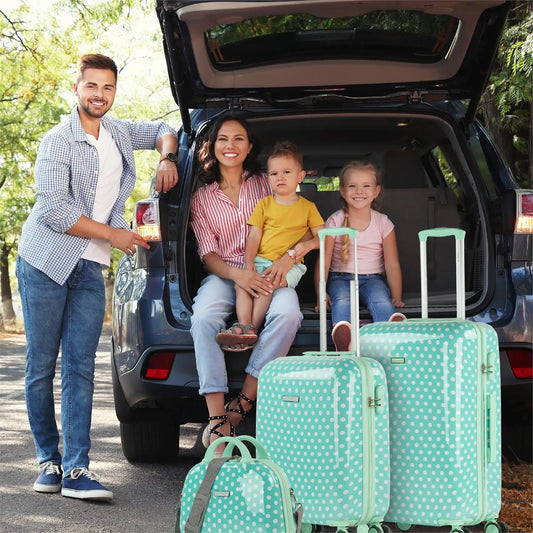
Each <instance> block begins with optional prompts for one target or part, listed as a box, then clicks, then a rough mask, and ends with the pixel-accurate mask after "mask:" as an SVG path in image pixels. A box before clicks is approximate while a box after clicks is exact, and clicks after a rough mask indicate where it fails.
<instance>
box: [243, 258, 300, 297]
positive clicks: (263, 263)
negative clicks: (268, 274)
mask: <svg viewBox="0 0 533 533" xmlns="http://www.w3.org/2000/svg"><path fill="white" fill-rule="evenodd" d="M272 263H273V261H271V260H270V259H265V258H264V257H260V256H258V255H257V256H256V257H255V259H254V265H255V268H256V269H257V273H258V274H262V273H263V272H264V271H265V270H266V269H267V268H268V267H269V266H270V265H271V264H272ZM306 272H307V267H306V266H305V265H304V264H303V263H296V264H295V265H294V266H293V267H292V268H291V269H290V270H289V271H288V272H287V276H286V279H287V286H288V287H290V288H291V289H295V288H296V286H297V285H298V283H299V282H300V280H301V279H302V276H303V275H304V274H305V273H306Z"/></svg>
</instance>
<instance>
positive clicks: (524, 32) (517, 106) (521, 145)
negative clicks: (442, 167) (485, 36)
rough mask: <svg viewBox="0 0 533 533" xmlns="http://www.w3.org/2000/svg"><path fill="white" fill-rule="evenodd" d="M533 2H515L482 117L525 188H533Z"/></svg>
mask: <svg viewBox="0 0 533 533" xmlns="http://www.w3.org/2000/svg"><path fill="white" fill-rule="evenodd" d="M532 71H533V2H532V1H531V0H527V1H526V0H522V1H519V2H516V3H513V5H512V8H511V11H510V13H509V18H508V20H507V25H506V28H505V32H504V34H503V36H502V40H501V43H500V47H499V52H498V57H497V59H496V65H495V68H494V70H493V74H492V77H491V81H490V84H489V85H488V87H487V89H486V91H485V94H484V95H483V99H482V101H481V106H480V118H481V120H482V122H483V123H484V125H485V126H486V127H487V129H488V131H489V132H490V134H491V136H492V138H493V139H494V140H495V142H496V144H497V145H498V146H499V148H500V150H501V151H502V154H503V156H504V158H505V159H506V161H507V163H508V164H509V166H510V167H511V168H512V170H513V172H514V174H515V177H516V178H517V181H518V182H519V183H520V184H521V186H522V187H533V167H532V160H533V135H532V131H531V116H532V114H533V110H532V89H533V80H532Z"/></svg>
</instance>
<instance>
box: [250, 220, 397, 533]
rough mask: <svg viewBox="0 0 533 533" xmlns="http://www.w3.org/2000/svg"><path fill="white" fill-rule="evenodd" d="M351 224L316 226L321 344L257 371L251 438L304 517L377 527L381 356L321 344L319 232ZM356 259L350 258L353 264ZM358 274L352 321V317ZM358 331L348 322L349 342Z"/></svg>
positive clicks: (384, 483)
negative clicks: (280, 473)
mask: <svg viewBox="0 0 533 533" xmlns="http://www.w3.org/2000/svg"><path fill="white" fill-rule="evenodd" d="M343 233H348V234H349V235H350V236H351V238H353V239H354V244H355V238H356V236H357V231H356V230H353V229H351V228H330V229H326V230H320V231H319V236H320V247H321V250H320V257H321V269H320V270H321V283H320V293H321V297H320V303H321V313H320V319H321V328H320V330H321V335H320V351H319V352H306V353H304V354H303V355H302V356H290V357H280V358H279V359H276V360H274V361H272V362H270V363H268V364H267V365H266V366H265V367H264V368H263V370H262V371H261V374H260V376H259V392H258V402H257V419H256V420H257V429H256V433H257V437H258V439H259V440H260V441H261V442H262V443H263V444H264V446H265V448H266V449H267V451H268V453H269V454H270V456H271V457H272V459H273V460H275V461H276V463H278V464H279V465H280V466H281V467H282V468H283V469H284V470H285V472H286V473H287V476H288V478H289V480H290V483H291V485H292V486H293V487H294V490H295V492H296V494H297V495H298V498H299V501H300V502H301V503H302V506H303V508H304V518H303V520H304V523H305V525H306V526H307V527H309V524H315V525H324V526H334V527H338V528H341V530H342V531H345V529H344V528H346V527H350V526H357V531H358V532H371V533H382V532H383V531H388V530H389V529H388V526H384V525H382V524H381V522H382V520H383V517H384V515H385V513H386V512H387V509H388V506H389V431H388V419H389V417H388V400H387V387H386V377H385V373H384V371H383V368H382V366H381V364H380V363H378V362H377V361H375V360H373V359H368V358H364V357H358V352H357V348H356V351H355V352H340V353H339V352H328V351H326V309H325V302H326V298H325V293H326V291H325V281H324V275H323V274H324V261H323V257H324V254H323V252H324V239H325V236H327V235H340V234H343ZM356 261H357V258H354V263H355V266H356V265H357V262H356ZM356 280H357V276H356V279H355V281H354V282H352V291H351V292H352V298H351V300H352V310H351V311H352V324H358V323H359V316H358V315H359V307H358V286H357V281H356ZM357 345H358V330H357V328H352V346H354V347H357Z"/></svg>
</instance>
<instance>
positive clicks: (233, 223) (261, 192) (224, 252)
mask: <svg viewBox="0 0 533 533" xmlns="http://www.w3.org/2000/svg"><path fill="white" fill-rule="evenodd" d="M269 194H272V188H271V187H270V184H269V182H268V178H267V176H266V175H265V174H259V175H253V176H248V175H247V174H245V175H243V182H242V185H241V190H240V192H239V207H235V205H234V204H233V202H232V201H231V200H230V199H229V198H228V197H227V196H226V194H225V193H223V192H222V191H221V190H220V186H219V184H218V183H217V182H214V183H210V184H209V185H204V186H203V187H200V188H199V189H198V190H197V191H196V192H195V193H194V194H193V197H192V202H191V228H192V230H193V232H194V235H195V236H196V242H197V243H198V254H199V255H200V258H202V260H203V257H204V256H205V255H207V254H208V253H210V252H214V253H216V254H218V256H219V257H220V258H221V259H222V260H223V261H225V262H226V263H227V264H228V265H230V266H234V267H237V268H243V267H244V251H245V248H246V237H247V235H248V224H247V222H248V219H249V218H250V215H251V214H252V212H253V210H254V207H255V204H257V202H258V201H259V200H260V199H261V198H263V197H264V196H268V195H269Z"/></svg>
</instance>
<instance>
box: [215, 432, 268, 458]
mask: <svg viewBox="0 0 533 533" xmlns="http://www.w3.org/2000/svg"><path fill="white" fill-rule="evenodd" d="M235 441H239V442H241V443H243V442H250V443H251V444H252V445H253V447H254V448H255V457H256V459H270V456H269V455H268V453H267V451H266V450H265V448H264V447H263V445H262V444H261V443H260V442H259V441H258V440H257V439H254V437H250V436H249V435H241V436H240V437H234V439H233V440H232V441H231V442H230V443H229V444H228V445H227V446H226V449H225V450H224V453H223V457H226V456H227V455H230V454H231V453H232V451H233V448H234V447H235V446H237V443H236V442H235ZM215 442H217V441H215ZM245 448H246V446H245ZM240 449H241V448H240V447H239V450H240ZM246 449H248V448H246ZM226 452H227V453H226ZM241 455H242V452H241Z"/></svg>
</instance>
